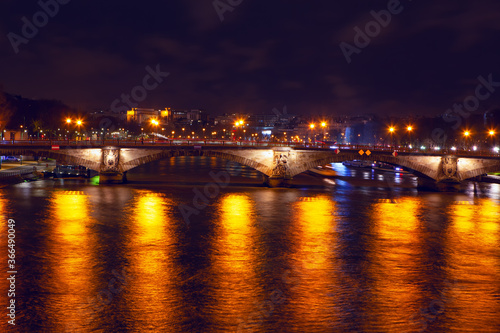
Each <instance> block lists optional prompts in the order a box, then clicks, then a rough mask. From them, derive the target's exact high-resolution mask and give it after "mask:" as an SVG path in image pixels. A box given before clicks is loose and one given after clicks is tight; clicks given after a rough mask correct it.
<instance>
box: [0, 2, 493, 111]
mask: <svg viewBox="0 0 500 333" xmlns="http://www.w3.org/2000/svg"><path fill="white" fill-rule="evenodd" d="M212 3H213V1H212V0H185V1H168V2H166V1H165V2H157V1H151V0H150V1H142V2H130V3H126V2H121V1H116V0H110V1H106V2H98V1H95V0H94V1H85V2H84V1H76V0H73V1H71V2H70V3H69V4H67V5H64V6H61V7H60V9H59V13H58V14H57V15H56V16H55V17H53V18H50V20H49V22H48V24H47V25H46V26H44V27H42V28H40V29H39V30H40V31H39V32H38V34H37V35H36V36H35V37H34V38H32V39H30V41H29V43H28V44H26V45H24V44H23V45H20V46H19V49H20V52H19V53H18V54H15V52H14V51H13V49H12V47H11V45H10V42H9V40H8V39H7V33H8V32H15V33H18V34H20V33H21V26H22V22H21V18H22V17H23V16H26V17H28V18H29V19H31V18H32V16H33V14H34V13H36V12H37V11H39V10H40V7H39V5H38V4H37V1H23V2H20V1H4V2H2V5H1V6H0V9H1V10H0V36H1V39H0V47H1V49H0V73H1V76H0V78H1V79H0V83H1V84H3V86H4V89H5V91H8V92H11V93H15V94H21V95H23V96H26V97H30V98H54V99H60V100H62V101H64V102H65V103H67V104H69V105H72V106H74V107H78V108H85V109H94V108H102V109H106V108H109V107H110V105H111V102H112V101H113V100H114V99H116V98H117V97H119V96H120V94H121V93H129V92H130V90H131V89H132V88H133V87H134V86H136V85H138V84H141V82H142V78H143V77H144V75H145V74H146V72H145V68H146V66H152V67H154V66H156V65H157V64H159V65H160V66H161V68H162V70H164V71H168V72H170V73H171V75H170V76H169V77H168V78H167V79H166V80H165V81H164V82H163V83H162V84H161V85H160V86H159V87H158V88H157V89H155V90H154V91H151V92H150V93H149V94H148V97H147V99H146V100H145V101H144V102H143V103H142V104H141V106H144V107H165V106H173V107H186V108H194V107H198V108H205V109H207V110H208V111H210V112H213V113H222V112H255V113H257V112H259V113H261V112H272V111H271V110H272V108H273V107H281V106H282V105H287V106H288V108H289V112H290V113H311V114H316V113H331V114H348V113H379V114H389V113H392V114H415V113H418V114H432V113H441V112H444V111H445V110H446V109H447V108H448V107H449V106H450V105H452V104H453V103H454V102H456V101H461V100H463V99H464V98H465V97H466V96H467V95H468V94H470V93H471V90H473V89H474V88H475V86H476V84H477V77H478V76H479V75H488V74H489V73H494V77H495V78H497V81H500V70H499V67H500V65H499V62H498V58H499V52H500V46H499V43H498V38H497V35H498V32H499V30H500V4H499V3H498V2H497V1H494V0H478V1H474V2H471V1H466V0H458V1H451V0H444V1H439V2H436V1H411V2H410V1H409V0H404V1H403V0H402V1H401V5H402V6H403V7H404V9H403V10H402V12H401V13H400V14H398V15H394V16H393V17H392V19H391V23H390V24H389V25H388V26H387V27H385V28H382V29H381V32H380V34H379V35H377V36H375V37H373V38H372V40H371V42H370V44H369V45H368V46H367V47H366V48H364V49H362V50H361V53H360V54H354V55H353V56H352V62H351V63H350V64H348V63H347V61H346V59H345V57H344V55H343V54H342V51H341V49H340V47H339V43H340V42H342V41H343V42H347V43H351V44H352V43H353V39H354V36H355V32H354V30H353V29H354V27H356V26H358V27H360V28H364V26H365V25H366V23H368V22H370V20H373V17H372V16H371V14H370V11H372V10H374V11H380V10H382V9H385V8H387V3H388V1H367V2H362V3H360V2H352V1H326V0H325V1H315V2H306V1H299V0H292V1H285V0H278V1H273V2H269V1H249V0H246V1H243V2H242V3H241V5H239V6H237V7H236V8H234V10H233V11H232V12H226V13H225V15H224V21H223V22H221V21H220V19H219V17H218V15H217V13H216V11H215V9H214V7H213V4H212ZM495 75H496V76H495ZM499 101H500V92H499V93H497V94H495V95H494V96H493V97H492V98H491V99H490V100H488V101H487V103H485V104H484V107H487V106H488V107H490V106H493V105H497V104H498V102H499ZM482 107H483V106H482Z"/></svg>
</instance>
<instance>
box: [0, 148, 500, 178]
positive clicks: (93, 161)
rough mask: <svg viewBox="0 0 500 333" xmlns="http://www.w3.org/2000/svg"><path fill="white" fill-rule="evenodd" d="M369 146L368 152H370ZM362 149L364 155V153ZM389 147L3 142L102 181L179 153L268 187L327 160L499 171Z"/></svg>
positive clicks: (422, 170) (492, 160) (440, 174)
mask: <svg viewBox="0 0 500 333" xmlns="http://www.w3.org/2000/svg"><path fill="white" fill-rule="evenodd" d="M368 150H369V151H370V154H369V155H367V154H366V152H367V151H368ZM360 152H362V154H360ZM394 152H395V151H394V150H393V149H391V148H390V147H372V146H358V145H356V146H345V145H340V146H339V147H338V149H332V148H330V147H323V146H321V145H310V144H296V143H291V144H284V143H268V142H236V141H222V140H203V141H202V140H169V141H155V142H154V143H153V142H152V141H148V142H141V141H117V140H113V141H111V140H107V141H104V142H103V141H70V142H68V141H33V142H30V141H14V142H13V141H1V143H0V155H28V156H29V155H33V156H40V157H49V158H53V159H56V160H57V161H58V162H59V163H60V164H76V165H83V166H85V167H88V168H90V169H93V170H96V171H98V172H99V173H100V175H101V178H100V181H101V182H104V183H106V182H122V181H124V180H126V173H127V171H129V170H130V169H133V168H135V167H137V166H140V165H142V164H145V163H149V162H152V161H155V160H159V159H163V158H170V157H175V156H209V157H216V158H222V159H226V160H229V161H233V162H237V163H240V164H243V165H247V166H249V167H252V168H254V169H256V170H258V171H260V172H261V173H262V174H263V176H264V179H265V180H266V182H267V183H268V184H269V185H270V186H286V185H287V184H288V183H289V182H290V180H291V179H292V178H293V177H294V176H295V175H297V174H300V173H302V172H304V171H307V170H309V169H311V168H314V167H316V166H318V165H324V164H327V163H334V162H343V161H348V160H355V159H358V160H376V161H380V162H385V163H389V164H393V165H399V166H403V167H406V168H408V169H410V170H412V171H413V173H414V174H416V175H417V176H419V177H422V178H427V179H428V180H433V181H435V182H437V183H443V182H444V183H455V184H458V183H460V182H461V181H463V180H465V179H469V178H473V177H477V176H480V175H482V174H485V173H488V172H498V171H500V156H499V154H493V153H488V152H481V151H477V152H476V151H473V152H470V151H433V152H425V151H420V150H417V149H414V150H407V149H397V150H396V153H394Z"/></svg>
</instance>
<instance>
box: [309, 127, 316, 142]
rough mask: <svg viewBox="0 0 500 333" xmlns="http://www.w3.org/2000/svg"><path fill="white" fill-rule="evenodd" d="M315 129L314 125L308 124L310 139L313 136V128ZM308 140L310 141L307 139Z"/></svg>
mask: <svg viewBox="0 0 500 333" xmlns="http://www.w3.org/2000/svg"><path fill="white" fill-rule="evenodd" d="M315 127H316V125H314V124H309V128H310V129H311V137H312V136H313V135H314V132H313V131H314V128H315ZM309 140H310V139H309Z"/></svg>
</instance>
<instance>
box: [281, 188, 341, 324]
mask: <svg viewBox="0 0 500 333" xmlns="http://www.w3.org/2000/svg"><path fill="white" fill-rule="evenodd" d="M292 207H293V208H292V212H293V216H292V217H291V221H293V225H292V226H291V230H292V231H291V232H292V233H293V239H294V241H293V254H292V257H291V262H290V264H291V267H292V269H291V271H290V272H289V273H290V274H288V272H287V276H286V279H285V282H288V285H287V287H288V288H289V290H288V291H287V292H289V293H290V295H289V296H290V300H289V302H290V303H289V304H288V303H287V306H288V305H290V306H291V309H293V311H294V312H295V325H296V326H298V327H300V329H301V330H303V331H319V330H321V331H329V330H332V327H333V326H332V325H333V324H332V323H333V322H335V321H336V320H337V319H338V318H337V316H338V313H337V312H338V306H337V304H335V301H336V300H335V299H334V298H333V297H328V296H327V294H328V293H332V292H334V291H335V290H336V289H337V288H338V283H339V282H338V276H334V275H333V274H332V272H334V271H337V272H338V270H337V269H335V268H334V267H333V266H334V265H336V264H337V262H336V260H335V257H336V253H335V252H336V244H337V242H338V239H336V233H335V231H334V229H335V226H336V217H335V216H334V215H333V212H334V211H335V210H336V207H335V202H333V201H332V199H331V198H330V197H328V196H316V197H302V198H300V200H299V201H297V202H295V203H294V204H293V206H292ZM304 318H307V322H305V321H304Z"/></svg>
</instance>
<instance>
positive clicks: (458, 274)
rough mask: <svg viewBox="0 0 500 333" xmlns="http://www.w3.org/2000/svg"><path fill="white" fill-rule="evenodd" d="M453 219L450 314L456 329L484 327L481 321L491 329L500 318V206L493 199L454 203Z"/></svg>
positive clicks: (448, 249) (449, 248)
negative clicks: (499, 288)
mask: <svg viewBox="0 0 500 333" xmlns="http://www.w3.org/2000/svg"><path fill="white" fill-rule="evenodd" d="M450 220H451V225H450V227H449V230H448V233H447V235H446V256H447V261H448V272H447V276H448V281H449V286H448V288H446V295H445V297H446V298H445V299H444V300H445V306H446V309H447V311H446V315H447V316H449V317H450V322H451V323H450V326H451V327H453V328H455V329H456V330H460V328H463V327H474V329H475V330H476V331H480V330H481V323H485V327H484V329H487V328H488V327H489V326H488V325H491V322H495V321H498V316H497V314H498V313H500V303H499V302H498V276H499V275H500V261H499V257H500V246H499V241H500V206H499V205H498V204H497V203H496V202H495V201H493V200H491V199H477V200H476V202H475V204H460V203H457V204H454V205H451V206H450ZM470 281H474V283H473V284H471V283H470ZM495 309H496V310H495ZM488 317H490V318H489V319H488Z"/></svg>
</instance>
